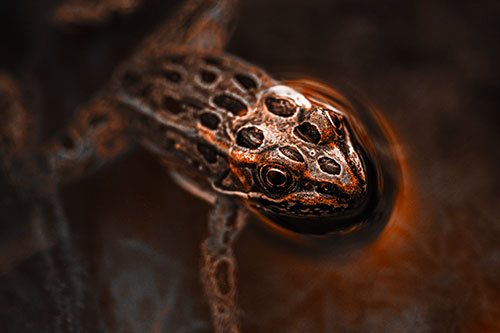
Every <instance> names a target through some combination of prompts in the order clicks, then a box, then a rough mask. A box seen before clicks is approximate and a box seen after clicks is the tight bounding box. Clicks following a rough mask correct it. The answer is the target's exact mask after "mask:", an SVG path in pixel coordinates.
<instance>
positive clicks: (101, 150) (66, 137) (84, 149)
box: [42, 95, 129, 180]
mask: <svg viewBox="0 0 500 333" xmlns="http://www.w3.org/2000/svg"><path fill="white" fill-rule="evenodd" d="M125 113H126V110H125V107H124V106H123V105H122V104H121V103H120V102H118V101H117V100H115V99H114V98H113V97H112V96H109V97H108V96H105V95H104V96H99V97H97V98H95V99H94V100H92V101H91V102H90V103H88V104H87V105H85V106H83V107H82V108H81V109H80V110H78V112H77V114H76V117H75V119H74V120H73V122H72V123H71V124H70V125H69V126H68V127H67V128H66V129H65V131H64V133H63V134H62V135H60V136H58V137H57V138H55V139H54V140H52V141H51V142H50V143H49V144H48V145H46V146H45V147H43V148H42V152H43V155H44V156H45V158H46V159H47V161H48V163H49V165H50V168H52V169H53V170H55V172H56V174H57V175H58V177H59V178H60V179H61V180H67V179H72V178H77V177H78V176H81V175H83V174H86V173H88V172H89V171H91V170H95V169H97V168H98V167H100V166H102V165H103V164H105V163H106V162H107V161H109V160H111V159H113V158H114V157H116V156H118V155H119V154H120V153H121V152H123V151H124V150H126V148H128V147H129V139H128V136H127V134H126V133H125V128H126V125H127V124H126V118H125V117H124V114H125Z"/></svg>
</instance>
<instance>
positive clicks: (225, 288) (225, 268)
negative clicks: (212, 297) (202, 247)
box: [215, 259, 232, 295]
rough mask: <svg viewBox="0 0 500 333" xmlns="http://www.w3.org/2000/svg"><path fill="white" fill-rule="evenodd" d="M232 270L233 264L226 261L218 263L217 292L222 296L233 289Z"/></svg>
mask: <svg viewBox="0 0 500 333" xmlns="http://www.w3.org/2000/svg"><path fill="white" fill-rule="evenodd" d="M230 269H231V264H230V263H229V262H228V261H227V260H225V259H222V260H219V261H218V262H217V263H216V266H215V280H216V282H217V290H218V291H219V293H220V294H221V295H227V294H228V293H229V292H230V291H231V289H232V286H231V280H230V276H231V273H230Z"/></svg>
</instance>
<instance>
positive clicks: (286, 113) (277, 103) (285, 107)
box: [264, 97, 297, 117]
mask: <svg viewBox="0 0 500 333" xmlns="http://www.w3.org/2000/svg"><path fill="white" fill-rule="evenodd" d="M264 104H266V107H267V109H268V110H269V112H271V113H274V114H275V115H278V116H281V117H290V116H293V114H294V113H295V111H297V106H296V105H295V104H293V103H292V102H290V101H288V100H286V99H283V98H274V97H267V98H266V100H265V101H264Z"/></svg>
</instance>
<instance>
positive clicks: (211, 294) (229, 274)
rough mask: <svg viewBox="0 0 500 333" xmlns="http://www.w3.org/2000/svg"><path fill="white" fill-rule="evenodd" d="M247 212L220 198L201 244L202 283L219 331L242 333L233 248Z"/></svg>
mask: <svg viewBox="0 0 500 333" xmlns="http://www.w3.org/2000/svg"><path fill="white" fill-rule="evenodd" d="M246 216H247V212H246V210H244V209H243V208H241V207H240V206H239V205H238V204H237V203H236V202H234V201H232V200H231V199H230V198H228V197H222V196H219V197H218V198H217V200H216V203H215V207H214V209H213V211H212V213H211V215H210V218H209V222H208V237H207V239H206V240H205V241H204V243H203V244H202V245H201V253H202V260H203V262H202V267H201V280H202V283H203V287H204V291H205V294H206V296H207V299H208V302H209V306H210V310H211V313H212V319H213V322H214V329H215V331H216V332H239V331H240V318H239V317H240V310H239V309H238V305H237V289H236V269H237V264H236V258H235V257H234V253H233V248H232V245H233V243H234V242H235V240H236V238H237V236H238V234H239V232H240V231H241V230H242V229H243V227H244V225H245V219H246Z"/></svg>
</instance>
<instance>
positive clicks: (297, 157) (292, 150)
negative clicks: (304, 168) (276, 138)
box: [279, 146, 304, 162]
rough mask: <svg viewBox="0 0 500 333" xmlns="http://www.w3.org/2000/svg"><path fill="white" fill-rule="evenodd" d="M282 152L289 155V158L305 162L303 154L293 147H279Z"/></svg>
mask: <svg viewBox="0 0 500 333" xmlns="http://www.w3.org/2000/svg"><path fill="white" fill-rule="evenodd" d="M279 150H280V152H281V153H282V154H283V155H285V156H286V157H288V158H289V159H291V160H293V161H296V162H304V157H302V154H301V153H300V152H299V151H298V150H297V149H296V148H293V147H289V146H287V147H280V148H279Z"/></svg>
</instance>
